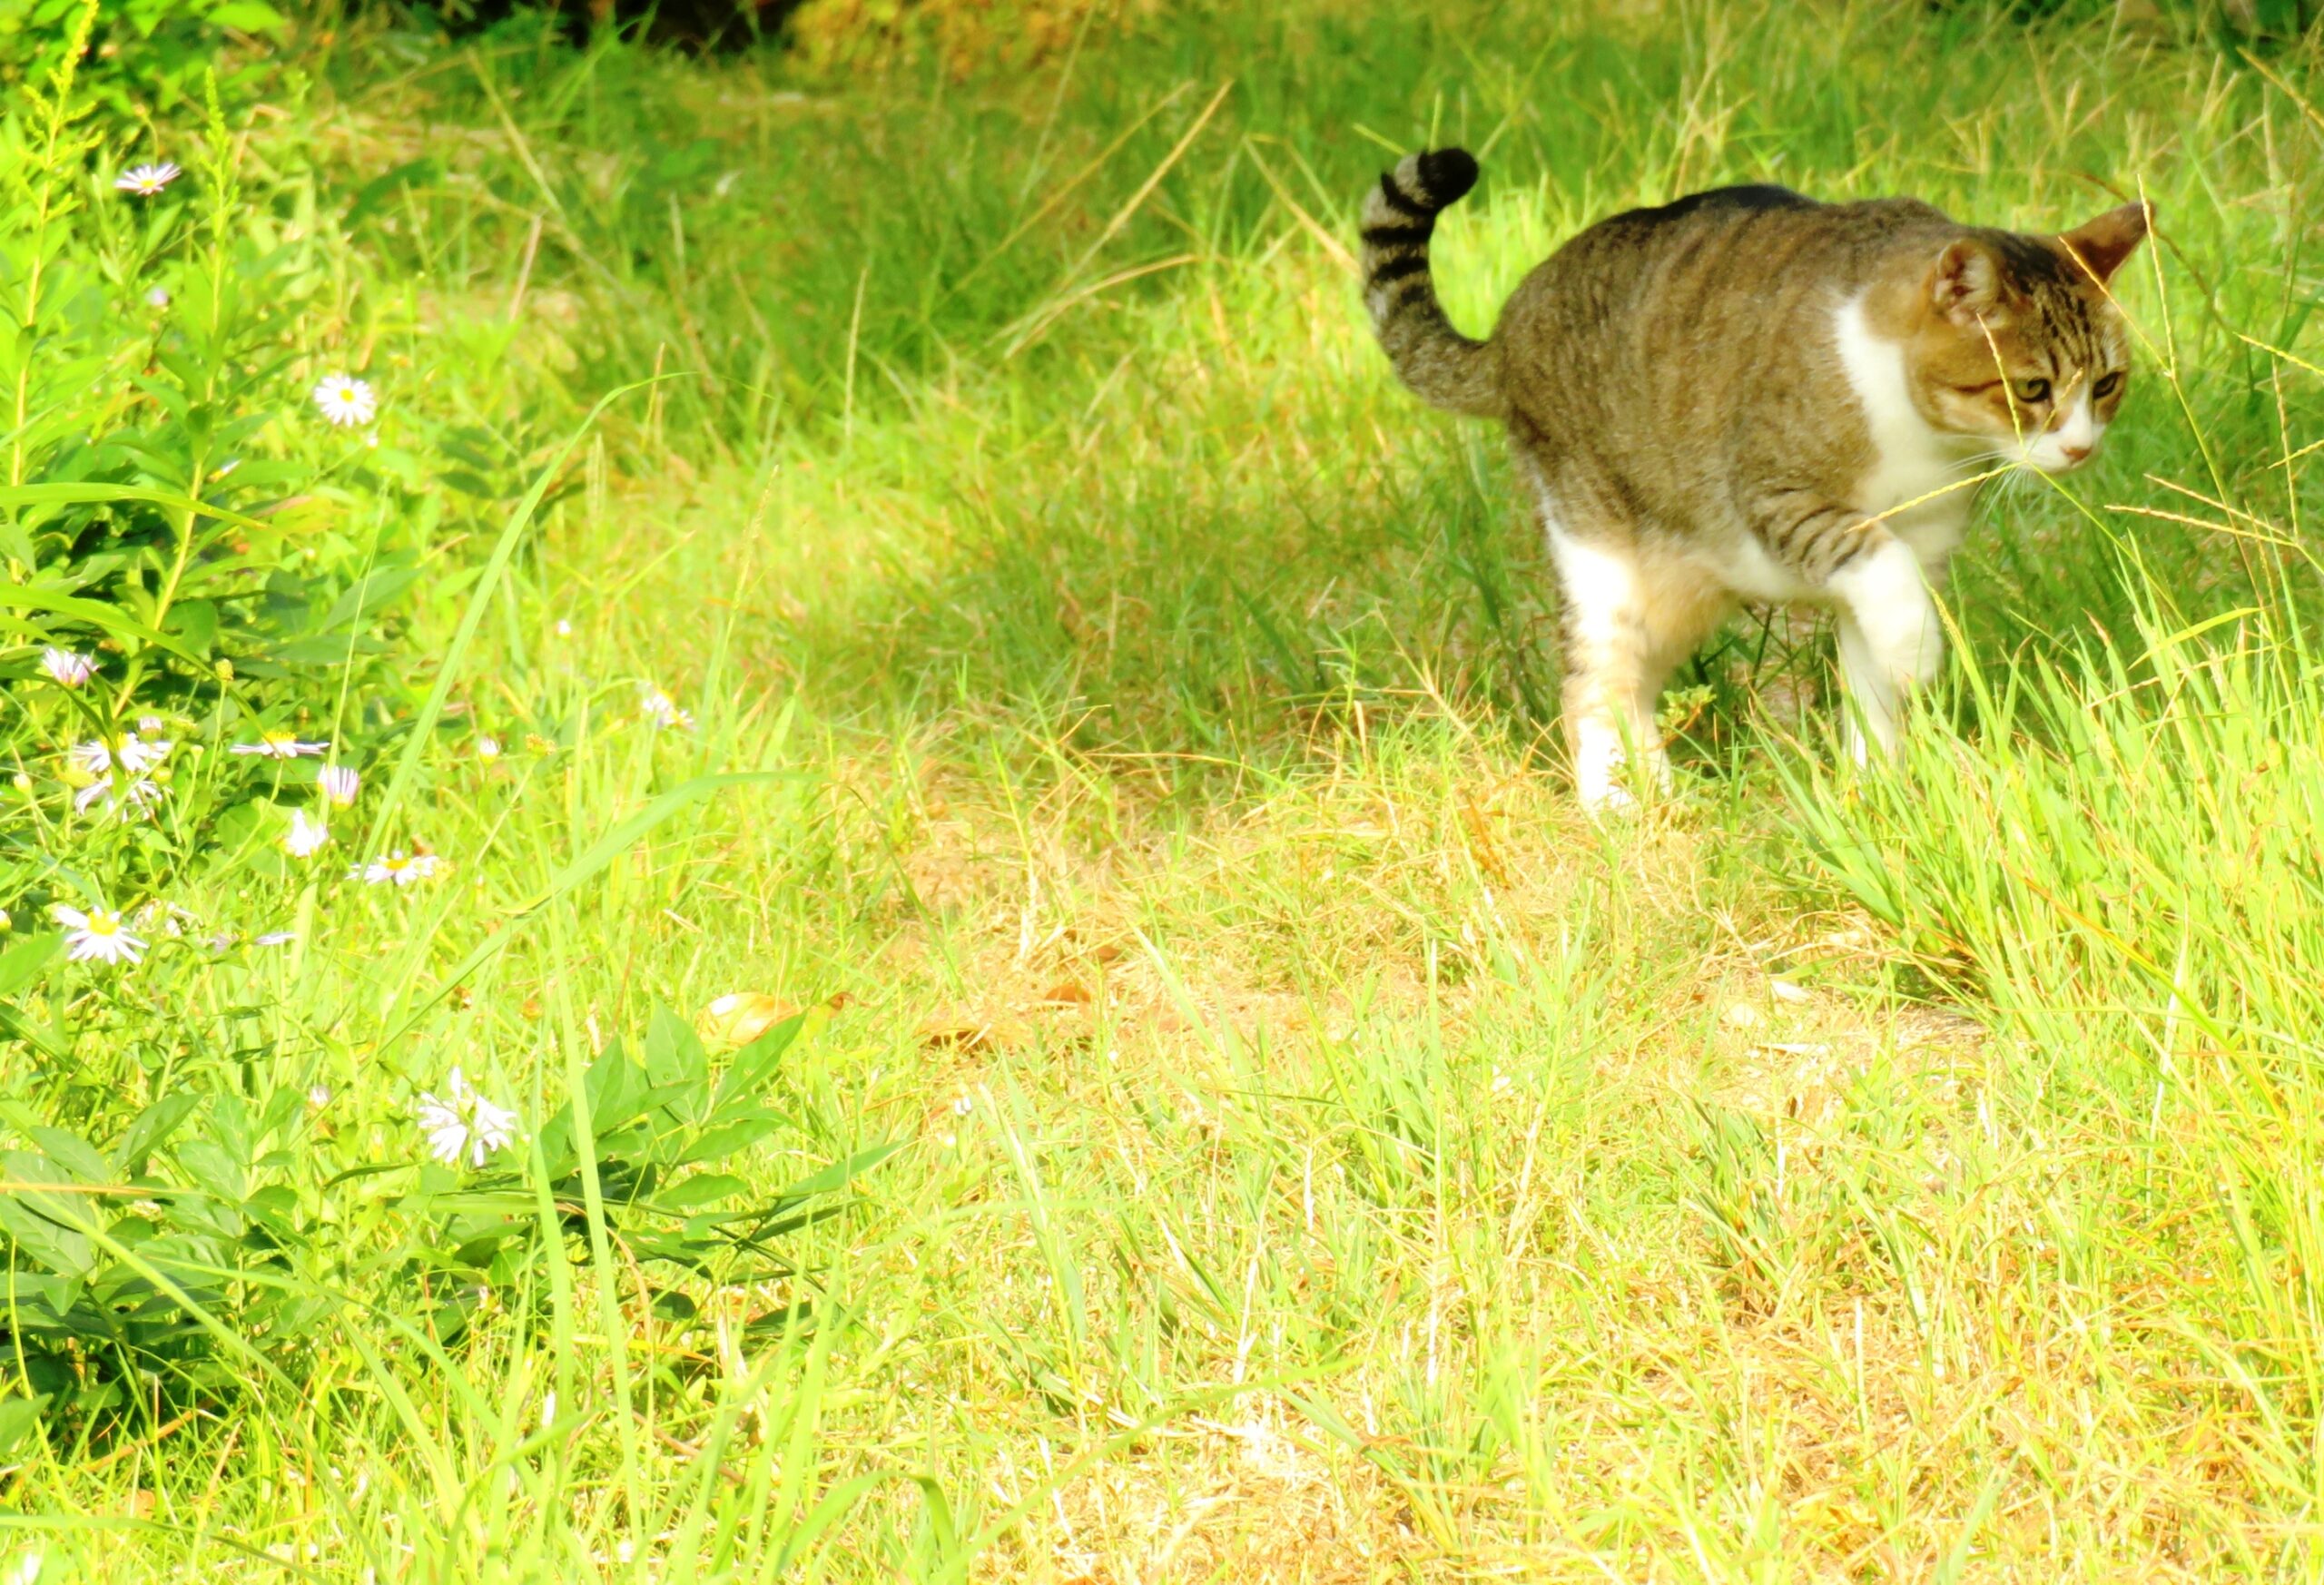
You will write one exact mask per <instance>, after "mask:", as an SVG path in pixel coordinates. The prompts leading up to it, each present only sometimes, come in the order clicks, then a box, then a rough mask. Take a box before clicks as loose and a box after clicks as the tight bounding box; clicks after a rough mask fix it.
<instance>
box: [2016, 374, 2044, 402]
mask: <svg viewBox="0 0 2324 1585" xmlns="http://www.w3.org/2000/svg"><path fill="white" fill-rule="evenodd" d="M2017 399H2018V400H2019V401H2021V402H2024V404H2025V405H2026V406H2028V407H2032V406H2033V405H2034V404H2036V403H2038V402H2046V401H2048V400H2049V399H2050V382H2049V381H2048V380H2046V379H2021V380H2019V381H2018V382H2017Z"/></svg>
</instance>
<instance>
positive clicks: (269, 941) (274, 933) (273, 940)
mask: <svg viewBox="0 0 2324 1585" xmlns="http://www.w3.org/2000/svg"><path fill="white" fill-rule="evenodd" d="M298 939H299V932H298V931H297V930H269V931H267V932H266V934H264V935H262V936H252V937H251V946H253V947H287V946H289V945H290V944H291V942H293V941H295V940H298Z"/></svg>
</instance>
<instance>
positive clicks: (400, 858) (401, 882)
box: [363, 850, 436, 886]
mask: <svg viewBox="0 0 2324 1585" xmlns="http://www.w3.org/2000/svg"><path fill="white" fill-rule="evenodd" d="M434 873H436V855H435V854H433V853H407V852H402V851H401V850H398V851H397V852H392V853H388V854H385V855H383V856H381V857H379V858H377V859H374V860H372V861H370V862H369V863H368V864H366V865H364V866H363V879H364V880H365V881H368V882H369V883H370V884H371V885H373V886H384V885H387V884H389V883H390V882H392V883H393V884H395V885H398V886H409V885H410V884H411V883H412V882H413V881H425V880H427V879H428V877H429V876H430V875H433V874H434Z"/></svg>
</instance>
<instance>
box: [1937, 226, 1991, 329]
mask: <svg viewBox="0 0 2324 1585" xmlns="http://www.w3.org/2000/svg"><path fill="white" fill-rule="evenodd" d="M1928 296H1929V301H1930V302H1931V303H1933V304H1935V308H1936V311H1937V312H1939V313H1941V314H1943V315H1944V316H1945V318H1946V319H1948V320H1952V321H1953V322H1954V323H1955V324H1956V325H1958V326H1960V327H1961V328H1962V329H1963V330H1969V329H1971V328H1973V327H1974V326H1975V325H1977V324H1978V323H1980V322H1984V323H1991V322H1993V321H1994V320H1999V319H2001V318H2004V314H2003V312H2002V306H2003V305H2002V278H2001V255H2000V254H1998V253H1996V252H1994V250H1993V249H1992V248H1991V247H1989V246H1987V245H1986V244H1985V243H1984V242H1981V241H1978V240H1977V239H1976V238H1974V237H1963V238H1961V239H1960V240H1959V241H1955V242H1953V243H1950V244H1949V245H1947V246H1946V248H1945V251H1944V252H1942V253H1939V254H1938V255H1937V256H1936V268H1935V269H1934V270H1932V271H1929V278H1928Z"/></svg>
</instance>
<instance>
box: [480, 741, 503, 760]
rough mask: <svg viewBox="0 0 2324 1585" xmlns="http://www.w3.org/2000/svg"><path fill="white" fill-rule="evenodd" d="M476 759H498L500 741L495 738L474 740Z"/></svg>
mask: <svg viewBox="0 0 2324 1585" xmlns="http://www.w3.org/2000/svg"><path fill="white" fill-rule="evenodd" d="M476 757H477V758H478V759H480V760H497V759H498V758H499V757H500V740H499V739H498V738H497V737H480V738H478V739H477V740H476Z"/></svg>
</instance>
